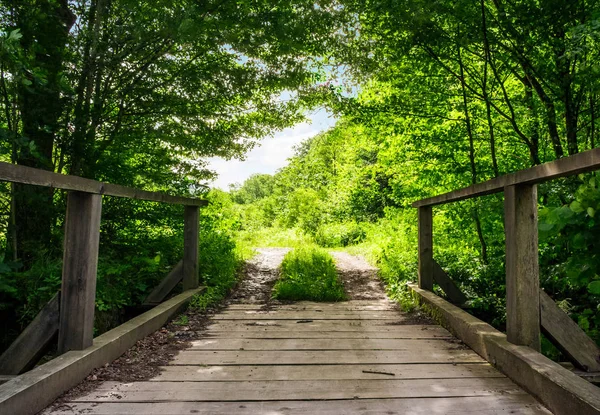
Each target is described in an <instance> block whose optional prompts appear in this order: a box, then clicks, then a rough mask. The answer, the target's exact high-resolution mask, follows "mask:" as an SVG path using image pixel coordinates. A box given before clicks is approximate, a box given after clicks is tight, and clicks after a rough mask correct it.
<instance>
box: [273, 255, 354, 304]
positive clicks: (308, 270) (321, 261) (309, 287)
mask: <svg viewBox="0 0 600 415" xmlns="http://www.w3.org/2000/svg"><path fill="white" fill-rule="evenodd" d="M273 297H274V298H276V299H278V300H290V301H303V300H306V301H343V300H345V299H346V293H345V292H344V287H343V286H342V284H341V283H340V281H339V280H338V276H337V272H336V268H335V263H334V261H333V257H332V256H331V255H329V254H328V253H327V252H326V251H325V250H323V249H319V248H314V247H304V248H298V249H294V250H293V251H290V252H289V253H288V254H287V255H286V256H285V258H284V259H283V262H282V264H281V277H280V279H279V281H277V283H276V284H275V287H273Z"/></svg>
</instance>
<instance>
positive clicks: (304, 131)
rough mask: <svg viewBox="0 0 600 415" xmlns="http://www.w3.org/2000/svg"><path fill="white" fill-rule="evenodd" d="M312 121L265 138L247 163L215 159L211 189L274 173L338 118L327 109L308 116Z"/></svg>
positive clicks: (251, 153)
mask: <svg viewBox="0 0 600 415" xmlns="http://www.w3.org/2000/svg"><path fill="white" fill-rule="evenodd" d="M307 118H308V119H309V122H305V123H302V124H298V125H296V126H294V127H292V128H287V129H285V130H283V131H280V132H278V133H276V134H275V135H274V136H272V137H266V138H264V139H263V140H262V141H261V142H260V143H259V144H258V145H257V146H256V147H254V149H252V150H251V151H250V152H248V154H247V155H246V158H245V160H244V161H240V160H224V159H222V158H220V157H213V158H211V159H210V160H209V166H208V168H209V169H211V170H214V171H216V172H217V174H218V178H217V179H216V180H215V181H214V182H212V183H209V185H210V186H211V187H216V188H220V189H222V190H229V185H230V184H234V183H240V184H241V183H243V182H244V180H246V179H247V178H248V177H250V176H251V175H253V174H255V173H266V174H273V173H275V172H276V171H277V170H278V169H280V168H282V167H284V166H285V165H287V164H288V161H287V160H288V158H290V157H291V156H292V155H293V154H294V146H296V145H298V144H300V143H301V142H302V141H304V140H306V139H308V138H310V137H313V136H315V135H317V134H319V133H320V132H322V131H326V130H328V129H329V128H331V127H333V126H334V124H335V123H336V121H337V119H335V118H334V117H333V116H332V115H331V113H329V112H328V111H326V110H325V109H320V110H318V111H314V112H311V113H309V114H307Z"/></svg>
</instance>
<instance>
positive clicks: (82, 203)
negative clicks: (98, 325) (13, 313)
mask: <svg viewBox="0 0 600 415" xmlns="http://www.w3.org/2000/svg"><path fill="white" fill-rule="evenodd" d="M101 215H102V196H101V195H98V194H92V193H83V192H75V191H72V192H69V194H68V199H67V215H66V219H65V240H64V252H63V269H62V288H61V295H60V319H59V329H58V351H59V353H65V352H67V351H69V350H83V349H85V348H87V347H90V346H91V345H92V344H93V341H94V309H95V306H96V304H95V303H96V272H97V268H98V246H99V243H100V217H101Z"/></svg>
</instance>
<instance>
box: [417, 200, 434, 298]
mask: <svg viewBox="0 0 600 415" xmlns="http://www.w3.org/2000/svg"><path fill="white" fill-rule="evenodd" d="M433 268H434V266H433V213H432V209H431V206H423V207H420V208H419V288H421V289H423V290H428V291H433Z"/></svg>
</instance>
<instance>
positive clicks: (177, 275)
mask: <svg viewBox="0 0 600 415" xmlns="http://www.w3.org/2000/svg"><path fill="white" fill-rule="evenodd" d="M182 279H183V259H182V260H181V261H179V262H178V263H177V265H175V267H174V268H173V269H172V270H171V272H169V275H167V276H166V277H165V278H164V279H163V280H162V281H161V282H160V284H158V285H157V286H156V288H154V290H152V292H151V293H150V295H148V297H146V300H145V301H144V304H145V305H156V304H160V303H162V302H163V301H164V299H165V298H167V296H168V295H169V294H170V293H171V291H173V289H174V288H175V287H176V286H177V284H179V282H180V281H181V280H182Z"/></svg>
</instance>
